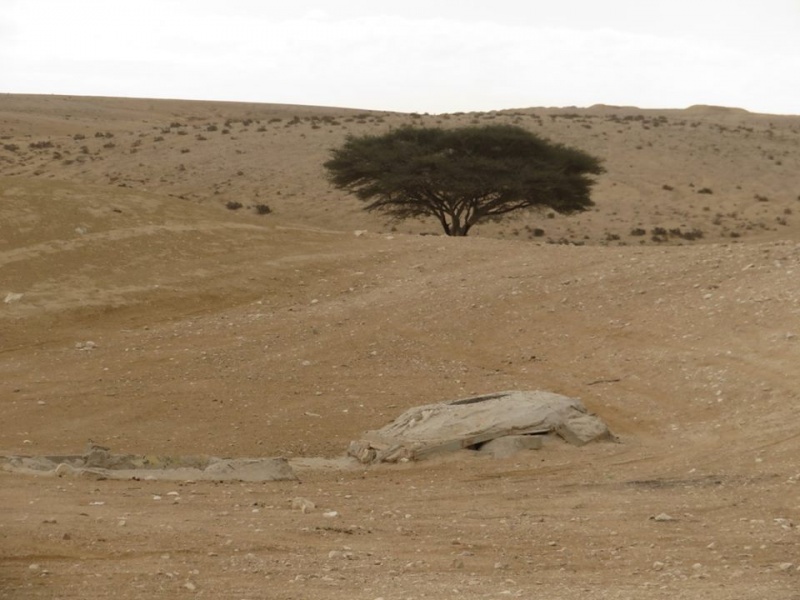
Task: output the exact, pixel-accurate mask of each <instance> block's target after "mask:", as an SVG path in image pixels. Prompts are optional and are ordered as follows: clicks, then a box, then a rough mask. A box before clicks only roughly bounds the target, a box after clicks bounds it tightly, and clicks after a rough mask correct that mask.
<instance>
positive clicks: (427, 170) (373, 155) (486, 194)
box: [324, 125, 603, 236]
mask: <svg viewBox="0 0 800 600" xmlns="http://www.w3.org/2000/svg"><path fill="white" fill-rule="evenodd" d="M324 166H325V168H326V169H327V171H328V178H329V180H330V182H331V183H332V184H333V185H334V186H335V187H336V188H338V189H341V190H345V191H348V192H351V193H353V194H355V196H356V197H358V198H359V199H360V200H363V201H365V202H368V204H367V205H366V207H365V208H366V210H368V211H379V212H383V213H386V214H388V215H390V216H391V217H394V218H396V219H407V218H411V217H420V216H429V217H435V218H436V219H438V221H439V223H441V225H442V228H443V229H444V231H445V233H446V234H447V235H452V236H464V235H467V233H468V232H469V230H470V229H471V228H472V227H473V225H475V224H476V223H479V222H481V221H485V220H489V219H499V218H501V217H503V216H504V215H507V214H508V213H511V212H514V211H518V210H523V209H529V208H536V207H538V208H550V209H552V210H554V211H556V212H558V213H562V214H570V213H575V212H580V211H584V210H586V209H587V208H589V207H590V206H593V204H594V203H593V202H592V200H591V198H590V197H589V193H590V189H591V186H592V185H593V184H594V180H593V179H591V178H590V177H589V175H593V174H594V175H596V174H600V173H602V172H603V168H602V166H601V165H600V160H599V159H598V158H595V157H594V156H591V155H589V154H587V153H585V152H583V151H581V150H577V149H574V148H568V147H567V146H564V145H562V144H556V143H552V142H549V141H547V140H545V139H542V138H540V137H539V136H537V135H535V134H533V133H531V132H529V131H527V130H525V129H522V128H521V127H515V126H511V125H489V126H485V127H462V128H458V129H439V128H421V127H403V128H400V129H396V130H393V131H390V132H389V133H385V134H383V135H366V136H360V137H357V136H348V138H347V139H346V141H345V143H344V145H342V146H341V147H339V148H336V149H334V150H332V156H331V158H330V160H328V161H327V162H326V163H325V164H324Z"/></svg>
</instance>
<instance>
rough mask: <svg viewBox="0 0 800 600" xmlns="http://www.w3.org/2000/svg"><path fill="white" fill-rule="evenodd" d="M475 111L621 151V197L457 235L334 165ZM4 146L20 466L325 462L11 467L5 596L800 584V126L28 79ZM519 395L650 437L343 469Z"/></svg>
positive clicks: (6, 293)
mask: <svg viewBox="0 0 800 600" xmlns="http://www.w3.org/2000/svg"><path fill="white" fill-rule="evenodd" d="M473 123H477V124H481V123H514V124H519V125H521V126H523V127H526V128H529V129H530V130H532V131H534V132H536V133H539V134H541V135H544V136H545V137H548V138H551V139H553V140H556V141H560V142H563V143H567V144H570V145H574V146H577V147H580V148H582V149H584V150H587V151H589V152H592V153H595V154H597V155H599V156H601V157H603V158H604V160H605V167H606V169H607V172H606V173H605V174H603V175H601V176H600V177H599V179H598V183H597V186H596V190H595V192H594V199H595V201H596V207H595V208H594V209H593V210H591V211H589V212H587V213H584V214H581V215H575V216H571V217H562V216H558V215H551V214H547V213H546V212H545V213H531V214H525V215H517V216H514V217H513V218H510V219H508V220H506V221H503V222H500V223H489V224H485V225H481V226H479V227H477V228H476V230H475V231H474V235H471V236H470V237H468V238H462V239H454V238H447V237H443V236H440V235H430V234H437V233H438V232H437V228H436V224H435V223H432V222H427V221H413V222H408V221H407V222H400V223H391V222H386V220H385V219H383V218H382V217H381V216H380V215H374V214H367V213H365V212H364V211H363V210H362V209H361V206H360V205H359V202H358V201H357V200H355V199H353V198H350V197H347V196H346V195H344V194H342V193H340V192H337V191H335V190H333V189H331V187H330V186H329V185H328V184H327V182H326V180H325V176H324V172H323V169H322V166H321V164H322V162H324V160H325V158H326V156H327V154H328V152H329V150H330V149H331V148H332V147H335V146H336V145H337V144H340V143H341V142H342V141H343V140H344V138H345V136H346V135H347V134H356V135H361V134H367V133H381V132H383V131H387V130H388V129H389V128H390V127H397V126H400V125H404V124H417V125H427V126H441V127H452V126H460V125H469V124H473ZM0 138H1V139H0V454H2V455H5V456H10V455H30V456H40V455H56V454H79V453H81V452H83V449H84V447H85V446H86V444H87V443H88V442H89V440H92V441H93V442H94V443H97V444H101V445H104V446H108V447H110V448H111V449H112V450H113V451H116V452H122V453H132V454H142V455H162V456H175V457H178V456H193V455H211V456H220V457H234V458H239V457H279V456H280V457H286V458H287V459H290V461H291V463H292V465H293V466H294V467H295V471H296V473H297V475H298V478H299V479H298V481H280V482H230V481H229V482H215V481H159V480H150V479H148V478H146V477H138V478H136V479H129V480H92V479H84V478H70V477H54V476H35V475H27V474H20V473H16V472H10V471H7V470H0V598H3V599H6V598H8V599H13V600H17V599H27V598H63V599H67V598H82V599H84V598H107V597H114V598H116V599H119V600H124V599H134V598H136V599H139V598H207V599H212V598H213V599H216V598H226V599H228V598H229V599H236V600H258V599H286V600H288V599H296V600H301V599H307V598H320V599H328V598H329V599H336V600H345V599H347V600H350V599H353V600H375V599H377V598H383V599H384V600H395V599H397V600H401V599H402V600H411V599H414V600H418V599H422V598H426V599H443V598H467V599H495V598H497V599H500V598H508V597H511V598H534V597H548V598H564V599H569V598H686V599H689V598H691V599H696V598H707V599H712V600H722V599H750V598H770V599H775V600H788V599H800V459H798V456H800V418H799V417H800V366H798V365H800V217H798V213H800V117H796V116H776V115H757V114H751V113H748V112H745V111H742V110H737V109H728V108H720V107H708V106H696V107H691V108H688V109H684V110H639V109H636V108H631V107H611V106H594V107H591V108H574V107H572V108H561V109H554V108H550V109H545V108H541V109H534V108H531V109H520V110H509V111H498V112H492V113H472V114H451V115H414V114H399V113H386V112H377V111H369V110H352V109H335V108H321V107H308V106H306V107H303V106H282V105H268V104H264V105H259V104H235V103H214V102H183V101H166V100H141V99H110V98H82V97H65V96H22V95H2V96H0ZM239 204H240V205H241V207H239V208H235V207H236V206H237V205H239ZM259 207H261V208H260V209H259ZM262 213H263V214H262ZM421 234H429V235H421ZM514 389H518V390H536V389H539V390H547V391H552V392H556V393H559V394H564V395H567V396H572V397H578V398H580V399H581V400H582V401H583V403H584V404H585V405H586V406H587V407H588V408H589V409H590V410H591V411H592V412H594V413H596V414H598V415H599V416H600V417H602V418H603V419H604V420H605V421H606V422H607V423H608V424H609V426H610V428H611V429H612V431H613V432H614V433H615V434H616V435H617V436H618V438H619V443H610V442H600V443H593V444H589V445H587V446H584V447H580V448H577V447H573V446H569V445H567V444H566V443H564V442H562V441H559V440H558V439H557V438H553V439H547V440H546V443H545V445H544V447H543V448H542V449H541V450H537V451H526V452H522V453H519V454H516V455H514V456H511V457H508V458H497V459H496V458H490V457H486V456H484V455H483V454H479V453H475V452H472V451H469V450H464V451H461V452H458V453H455V454H453V455H449V456H443V457H439V458H435V459H432V460H429V461H423V462H418V463H406V464H396V465H381V466H361V465H359V466H352V465H348V466H345V465H344V464H343V463H342V461H337V460H310V459H337V458H338V457H341V456H342V455H343V454H344V453H345V450H346V448H347V445H348V442H349V441H350V440H353V439H356V438H358V436H359V435H360V434H361V433H362V432H363V431H365V430H369V429H376V428H379V427H381V426H383V425H385V424H386V423H387V422H388V421H390V420H391V419H393V418H394V417H395V416H397V415H398V414H400V413H401V412H402V411H404V410H405V409H407V408H410V407H412V406H416V405H420V404H428V403H432V402H438V401H443V400H451V399H455V398H460V397H464V396H470V395H475V394H484V393H491V392H496V391H500V390H514ZM295 498H304V499H306V500H308V501H310V502H312V503H313V504H314V506H315V507H314V508H313V509H311V510H306V511H302V510H296V509H293V506H292V500H293V499H295ZM309 506H310V505H309ZM334 513H335V514H334Z"/></svg>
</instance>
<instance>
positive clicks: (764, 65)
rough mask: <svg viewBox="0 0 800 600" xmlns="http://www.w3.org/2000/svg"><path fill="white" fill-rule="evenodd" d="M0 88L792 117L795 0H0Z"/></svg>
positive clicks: (797, 60)
mask: <svg viewBox="0 0 800 600" xmlns="http://www.w3.org/2000/svg"><path fill="white" fill-rule="evenodd" d="M0 92H10V93H37V94H77V95H99V96H135V97H155V98H189V99H206V100H241V101H253V102H279V103H291V104H313V105H325V106H340V107H352V108H367V109H382V110H398V111H406V112H410V111H420V112H431V113H439V112H455V111H479V110H492V109H503V108H522V107H531V106H571V105H575V106H590V105H592V104H596V103H605V104H620V105H636V106H641V107H665V108H684V107H686V106H690V105H692V104H718V105H724V106H738V107H742V108H746V109H749V110H752V111H758V112H770V113H785V114H800V0H669V1H667V0H657V1H652V2H648V1H646V0H547V1H546V2H539V1H537V0H528V1H523V0H519V1H513V0H491V1H489V0H481V1H477V0H459V1H453V2H437V1H436V0H392V1H391V2H387V1H384V0H329V1H328V2H322V1H321V0H317V1H314V0H281V1H280V2H272V1H270V0H263V1H259V0H124V1H123V0H0Z"/></svg>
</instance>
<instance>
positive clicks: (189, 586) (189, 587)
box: [183, 581, 197, 592]
mask: <svg viewBox="0 0 800 600" xmlns="http://www.w3.org/2000/svg"><path fill="white" fill-rule="evenodd" d="M183 587H185V588H186V589H187V590H189V591H190V592H193V591H195V590H196V589H197V586H196V585H195V584H193V583H192V582H191V581H187V582H186V583H184V584H183Z"/></svg>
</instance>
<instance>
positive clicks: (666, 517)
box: [650, 513, 675, 523]
mask: <svg viewBox="0 0 800 600" xmlns="http://www.w3.org/2000/svg"><path fill="white" fill-rule="evenodd" d="M650 518H651V519H652V520H653V521H657V522H658V523H665V522H667V521H674V520H675V517H671V516H669V515H668V514H667V513H661V514H660V515H656V516H655V517H650Z"/></svg>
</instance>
